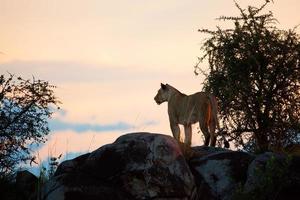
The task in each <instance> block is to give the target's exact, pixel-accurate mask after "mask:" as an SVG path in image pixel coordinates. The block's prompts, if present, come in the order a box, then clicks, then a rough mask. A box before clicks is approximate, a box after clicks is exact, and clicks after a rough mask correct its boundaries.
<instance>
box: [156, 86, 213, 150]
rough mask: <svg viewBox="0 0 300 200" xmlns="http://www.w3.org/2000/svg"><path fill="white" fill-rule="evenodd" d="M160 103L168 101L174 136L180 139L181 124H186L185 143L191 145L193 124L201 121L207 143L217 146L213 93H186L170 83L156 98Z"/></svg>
mask: <svg viewBox="0 0 300 200" xmlns="http://www.w3.org/2000/svg"><path fill="white" fill-rule="evenodd" d="M154 99H155V101H156V102H157V103H158V104H160V103H162V102H164V101H167V102H168V114H169V120H170V127H171V130H172V133H173V136H174V138H175V139H176V140H178V141H179V138H180V128H179V124H181V125H183V126H184V132H185V144H187V145H191V139H192V124H195V123H197V122H198V123H199V126H200V129H201V131H202V132H203V134H204V137H205V142H204V144H205V145H209V141H210V145H211V146H215V142H216V136H215V129H216V126H218V121H217V108H216V101H215V99H214V96H213V95H210V94H207V93H204V92H197V93H195V94H192V95H185V94H183V93H181V92H179V91H178V90H177V89H175V88H174V87H172V86H170V85H168V84H167V85H163V84H162V87H161V89H160V90H159V91H158V94H157V95H156V97H155V98H154Z"/></svg>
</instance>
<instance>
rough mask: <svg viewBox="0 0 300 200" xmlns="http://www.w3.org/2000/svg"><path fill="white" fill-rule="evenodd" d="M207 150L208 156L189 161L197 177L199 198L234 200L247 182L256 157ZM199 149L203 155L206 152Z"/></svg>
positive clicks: (203, 199) (219, 150) (216, 149)
mask: <svg viewBox="0 0 300 200" xmlns="http://www.w3.org/2000/svg"><path fill="white" fill-rule="evenodd" d="M205 148H207V151H206V152H207V155H206V156H204V157H203V156H198V157H194V158H192V159H191V160H190V161H189V163H190V167H191V170H192V172H193V174H194V176H195V182H196V185H197V193H198V198H199V199H201V200H211V199H223V200H227V199H228V200H229V199H232V195H233V194H234V192H235V191H236V190H237V188H238V187H239V185H240V184H243V183H244V182H245V181H246V179H247V169H248V165H249V164H250V162H251V161H252V160H253V159H254V156H252V155H250V154H248V153H245V152H238V151H229V150H223V151H222V150H221V149H219V148H212V147H205ZM197 149H198V151H200V152H202V154H203V150H205V149H203V148H197ZM197 149H196V150H197ZM199 155H201V154H199Z"/></svg>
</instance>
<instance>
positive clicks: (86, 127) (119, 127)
mask: <svg viewBox="0 0 300 200" xmlns="http://www.w3.org/2000/svg"><path fill="white" fill-rule="evenodd" d="M49 128H50V130H51V131H66V130H71V131H74V132H77V133H83V132H87V131H94V132H106V131H126V130H129V129H131V128H133V126H132V125H130V124H128V123H125V122H117V123H113V124H104V125H99V124H89V123H72V122H64V121H61V120H59V119H52V120H50V121H49Z"/></svg>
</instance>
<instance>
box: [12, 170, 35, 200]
mask: <svg viewBox="0 0 300 200" xmlns="http://www.w3.org/2000/svg"><path fill="white" fill-rule="evenodd" d="M37 185H38V178H37V177H36V176H35V175H33V174H32V173H30V172H29V171H27V170H24V171H18V172H17V176H16V187H17V194H16V196H17V198H18V199H29V200H31V199H32V200H33V199H36V197H37V196H36V188H37Z"/></svg>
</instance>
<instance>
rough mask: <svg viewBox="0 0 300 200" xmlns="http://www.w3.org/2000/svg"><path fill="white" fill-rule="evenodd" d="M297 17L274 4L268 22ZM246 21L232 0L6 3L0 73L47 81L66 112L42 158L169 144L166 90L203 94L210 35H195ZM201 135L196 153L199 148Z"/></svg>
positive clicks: (293, 8) (2, 2)
mask: <svg viewBox="0 0 300 200" xmlns="http://www.w3.org/2000/svg"><path fill="white" fill-rule="evenodd" d="M237 2H238V3H239V4H240V5H241V6H242V7H245V6H247V5H254V6H257V5H261V4H262V3H263V2H264V1H263V0H257V1H253V0H238V1H237ZM299 8H300V1H299V0H275V1H274V3H273V4H270V5H269V6H267V8H266V12H267V11H269V10H271V11H273V13H274V15H275V17H276V18H277V19H278V21H279V23H278V24H277V26H278V27H279V28H283V29H289V28H293V27H294V26H296V25H298V24H300V17H299V11H298V10H299ZM238 14H239V11H238V10H237V8H236V7H235V6H234V1H232V0H185V1H182V0H152V1H138V0H111V1H104V0H0V24H1V31H0V73H1V74H5V73H7V72H10V73H13V74H16V75H18V76H19V75H20V76H22V77H24V78H31V77H32V76H34V77H35V78H38V79H42V80H47V81H49V82H50V83H51V84H54V85H56V86H57V88H56V89H55V94H56V96H57V97H58V98H59V100H60V101H61V102H62V105H60V107H61V110H59V111H56V112H55V113H54V115H53V117H52V119H51V120H50V121H49V126H50V129H51V132H50V134H49V135H48V136H47V138H48V142H47V143H46V144H45V145H42V146H40V147H39V148H38V149H37V150H36V151H35V152H34V154H36V155H37V157H38V158H39V160H45V158H47V157H48V156H58V155H60V154H63V155H78V154H80V153H86V152H90V151H92V150H94V149H97V148H99V147H101V146H102V145H104V144H107V143H111V142H113V141H114V140H115V139H116V138H117V137H119V136H120V135H122V134H125V133H130V132H139V131H146V132H154V133H163V134H167V135H171V131H170V128H169V122H168V115H167V105H166V104H162V105H160V106H158V105H157V104H156V103H155V102H154V100H153V98H154V96H155V94H156V92H157V90H158V89H159V87H160V83H161V82H163V83H169V84H171V85H173V86H175V87H176V88H177V89H179V90H180V91H182V92H184V93H186V94H192V93H194V92H197V91H200V90H201V89H202V85H201V83H202V81H203V76H195V75H194V73H193V66H194V65H195V63H196V62H197V57H198V56H200V55H201V52H200V47H201V44H202V42H203V40H204V39H205V37H207V35H204V34H201V33H199V32H198V31H197V30H198V29H199V28H208V29H215V27H216V25H221V26H227V24H224V22H221V21H217V20H215V19H216V18H217V17H219V16H221V15H225V16H236V15H238ZM298 32H299V30H298ZM201 66H202V67H203V69H206V63H203V64H202V65H201ZM193 132H194V134H193V140H192V145H194V146H195V145H201V144H202V140H201V134H198V133H197V132H198V130H197V127H194V128H193ZM69 158H70V157H68V156H66V159H69Z"/></svg>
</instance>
